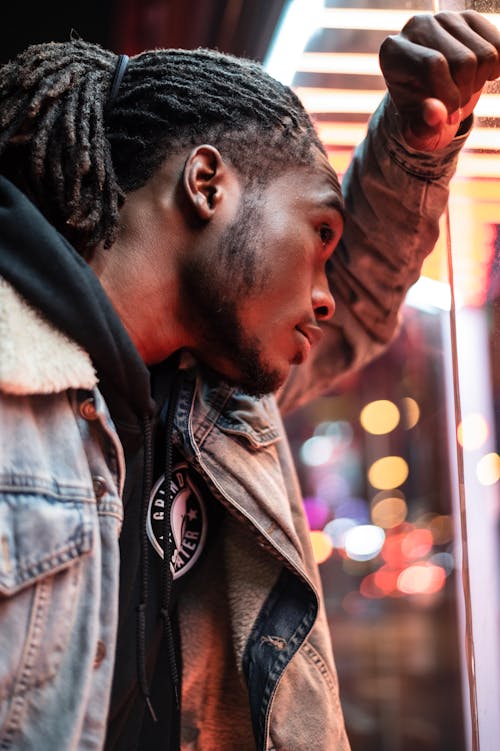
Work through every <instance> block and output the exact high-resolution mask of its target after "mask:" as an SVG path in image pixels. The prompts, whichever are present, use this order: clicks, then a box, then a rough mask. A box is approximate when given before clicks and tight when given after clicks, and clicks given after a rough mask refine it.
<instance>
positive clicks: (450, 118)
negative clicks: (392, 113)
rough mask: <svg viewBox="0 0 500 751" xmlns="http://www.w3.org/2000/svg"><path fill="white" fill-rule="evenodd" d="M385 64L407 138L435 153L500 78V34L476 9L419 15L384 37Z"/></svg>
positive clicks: (421, 148) (385, 74) (417, 147)
mask: <svg viewBox="0 0 500 751" xmlns="http://www.w3.org/2000/svg"><path fill="white" fill-rule="evenodd" d="M380 67H381V69H382V73H383V74H384V78H385V81H386V84H387V88H388V90H389V93H390V95H391V98H392V100H393V102H394V104H395V106H396V108H397V110H398V112H399V115H400V117H401V121H402V130H403V133H404V136H405V138H406V141H407V142H408V143H409V144H410V146H413V147H414V148H416V149H420V150H422V151H435V150H436V149H439V148H442V147H444V146H446V145H447V144H448V143H450V141H451V140H452V139H453V137H454V136H455V135H456V133H457V131H458V128H459V127H460V123H461V122H462V121H463V120H465V119H466V118H467V117H468V116H469V115H470V114H471V113H472V111H473V109H474V107H475V105H476V102H477V100H478V99H479V97H480V95H481V91H482V89H483V86H484V84H485V83H486V81H492V80H494V79H495V78H497V77H498V76H500V32H499V31H498V29H497V28H496V27H495V26H493V24H491V23H490V22H489V21H488V20H487V19H486V18H485V17H484V16H482V15H481V14H480V13H476V12H475V11H472V10H466V11H463V12H460V13H454V12H443V13H437V14H436V15H434V16H433V15H419V16H414V17H413V18H412V19H411V20H410V21H408V23H407V24H406V25H405V26H404V28H403V30H402V31H401V32H400V33H399V34H396V35H394V36H389V37H387V39H385V40H384V42H383V43H382V46H381V48H380Z"/></svg>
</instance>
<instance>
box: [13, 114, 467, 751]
mask: <svg viewBox="0 0 500 751" xmlns="http://www.w3.org/2000/svg"><path fill="white" fill-rule="evenodd" d="M390 110H391V105H390V103H389V102H386V103H385V105H384V106H383V107H381V108H380V109H379V111H378V112H377V113H376V114H375V115H374V117H373V118H372V123H371V126H370V135H369V137H368V138H367V139H366V141H365V142H364V144H363V146H362V147H361V148H360V149H359V150H358V152H357V154H356V157H355V159H354V161H353V164H352V166H351V169H350V172H349V174H348V176H347V177H346V179H345V181H344V187H345V193H346V209H347V221H346V226H345V232H344V238H343V241H342V244H341V245H340V247H339V248H338V250H337V251H336V253H335V254H334V256H333V257H332V259H331V261H330V265H329V276H330V281H331V286H332V291H333V294H334V297H335V299H336V306H337V307H336V313H335V316H334V318H333V320H332V321H331V322H328V323H327V324H324V329H325V336H324V338H323V341H322V343H321V345H320V346H319V347H318V348H317V349H316V350H315V351H313V353H312V356H311V357H310V358H309V360H308V361H307V362H306V363H304V364H303V365H301V366H297V367H295V368H294V370H293V372H292V373H291V375H290V378H289V379H288V381H287V383H286V384H285V386H284V387H283V389H282V390H281V391H280V393H278V394H277V395H276V396H268V397H265V398H263V399H254V398H251V397H248V396H246V395H244V394H242V393H240V392H238V391H236V390H234V389H232V388H229V387H228V386H226V385H220V386H218V387H214V386H208V385H206V384H205V383H203V382H202V381H201V380H200V377H199V375H198V373H197V371H196V368H195V367H187V368H186V369H185V370H184V373H183V383H182V387H181V391H180V396H179V401H178V408H177V415H176V423H175V432H174V440H175V442H176V445H177V447H178V449H179V450H180V451H181V452H182V453H183V454H184V456H185V457H186V458H187V460H188V461H189V462H191V463H192V465H193V466H194V467H195V468H196V469H197V471H198V472H199V473H201V475H202V476H203V478H204V480H205V482H206V484H207V486H208V487H209V489H210V490H211V492H212V493H213V495H214V496H215V497H216V498H217V499H218V500H219V501H220V502H221V503H222V504H224V506H225V507H226V509H227V510H228V512H229V513H227V514H226V515H225V516H224V519H223V521H222V523H221V529H220V530H219V532H218V538H217V539H218V544H216V545H212V546H211V547H210V549H209V550H208V551H207V553H208V555H207V557H206V559H205V562H204V565H203V566H200V567H199V568H198V570H197V572H196V575H195V576H192V577H191V578H190V582H189V586H188V587H186V589H184V590H183V592H182V595H181V599H180V602H179V614H180V615H179V617H180V627H181V633H182V651H183V655H182V656H183V675H182V690H183V694H182V721H181V722H182V741H181V743H182V749H183V751H190V750H191V749H193V750H194V749H197V750H199V751H234V750H235V749H238V750H239V751H247V750H248V751H250V749H258V751H272V750H274V751H306V750H307V751H309V749H315V751H345V750H346V749H348V748H349V745H348V741H347V738H346V735H345V730H344V725H343V720H342V713H341V709H340V704H339V696H338V688H337V678H336V673H335V667H334V663H333V657H332V653H331V646H330V640H329V631H328V627H327V623H326V618H325V613H324V609H323V605H322V601H321V593H320V583H319V577H318V573H317V569H316V567H315V564H314V562H313V557H312V553H311V549H310V545H309V538H308V534H307V526H306V521H305V517H304V514H303V510H302V506H301V499H300V493H299V487H298V483H297V479H296V475H295V472H294V469H293V464H292V459H291V455H290V450H289V447H288V444H287V441H286V438H285V436H284V431H283V426H282V423H281V415H280V411H287V410H290V409H292V408H294V407H296V406H297V405H299V404H301V403H303V402H304V401H306V400H307V399H310V398H311V397H312V396H314V395H315V394H318V393H320V392H321V391H323V390H324V389H325V388H327V387H330V386H331V384H332V382H333V381H334V380H335V378H336V377H337V376H339V375H340V374H343V373H345V372H346V371H347V370H349V369H351V368H357V367H360V366H361V365H362V364H363V363H364V362H365V361H366V360H368V359H369V358H371V357H373V356H374V355H375V354H377V353H378V352H379V351H380V350H381V349H382V348H383V347H384V346H385V345H386V344H387V342H388V341H389V340H390V339H391V337H392V336H393V334H394V331H395V330H396V328H397V322H398V310H399V307H400V304H401V301H402V299H403V296H404V294H405V292H406V290H407V288H408V286H409V285H410V284H411V283H413V282H414V281H415V279H416V278H417V277H418V274H419V270H420V266H421V263H422V261H423V258H424V256H425V254H426V253H427V252H429V251H430V250H431V249H432V247H433V245H434V242H435V240H436V238H437V234H438V220H439V216H440V214H441V213H442V211H443V209H444V207H445V204H446V200H447V195H448V193H447V185H448V182H449V179H450V178H451V176H452V174H453V171H454V169H455V163H456V155H457V153H458V150H459V148H460V146H461V143H462V141H463V138H464V137H460V138H457V139H456V140H455V142H454V143H453V144H452V145H451V146H450V147H448V148H447V149H446V150H444V151H443V152H440V153H437V154H434V155H422V154H417V153H416V152H414V151H413V150H412V149H409V148H408V147H405V146H404V145H403V141H402V139H401V136H400V135H399V134H398V131H397V117H395V116H394V113H391V111H390ZM0 426H1V431H2V435H1V449H0V645H1V649H0V749H15V750H16V751H45V749H57V751H66V750H67V751H77V750H78V751H83V749H88V750H90V749H100V748H102V745H103V742H104V737H105V732H106V717H107V710H108V703H109V696H110V690H111V680H112V675H113V661H114V648H115V639H116V625H117V614H118V602H117V600H118V569H119V552H118V538H119V534H120V526H121V520H122V513H123V510H122V503H121V492H122V487H123V481H124V471H125V470H124V464H123V452H122V448H121V446H120V443H119V439H118V437H117V434H116V432H115V429H114V427H113V424H112V421H111V419H110V417H109V413H108V410H107V407H106V404H105V403H104V400H103V398H102V397H101V395H100V393H99V390H98V384H97V379H96V377H95V374H94V371H93V368H92V364H91V362H90V359H89V357H88V355H87V353H86V352H84V351H83V350H82V349H81V348H79V347H78V346H77V345H76V344H75V343H74V342H73V341H71V340H69V339H67V338H66V337H65V336H63V335H62V334H61V333H60V332H59V331H57V330H55V329H54V328H53V327H52V326H51V325H50V323H48V322H46V321H45V320H43V319H42V318H41V316H40V315H39V314H38V313H37V311H36V310H33V309H31V308H30V307H29V306H28V305H27V303H26V302H25V301H24V300H23V299H22V298H21V297H20V296H19V295H18V293H17V292H16V291H15V290H14V289H13V288H12V287H11V286H10V285H9V284H7V283H6V282H2V283H1V284H0Z"/></svg>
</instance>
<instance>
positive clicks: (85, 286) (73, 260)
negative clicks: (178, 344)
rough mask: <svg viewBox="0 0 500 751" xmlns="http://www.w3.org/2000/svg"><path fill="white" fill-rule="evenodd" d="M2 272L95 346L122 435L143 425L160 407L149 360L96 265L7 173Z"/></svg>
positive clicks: (65, 328)
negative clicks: (143, 357)
mask: <svg viewBox="0 0 500 751" xmlns="http://www.w3.org/2000/svg"><path fill="white" fill-rule="evenodd" d="M0 275H1V276H3V277H4V278H5V279H6V280H7V281H8V282H10V284H12V286H13V287H15V288H16V289H17V291H18V292H19V294H20V295H22V297H24V298H25V300H26V301H27V302H28V303H29V304H30V305H31V306H33V307H34V308H36V310H38V311H39V312H40V314H41V315H42V316H44V317H45V319H46V320H48V321H49V322H50V323H51V324H52V325H53V326H54V327H55V328H57V329H59V330H60V331H61V332H63V333H64V334H66V335H67V336H68V337H69V338H70V339H72V340H74V341H75V342H76V343H77V344H79V345H80V346H81V347H82V348H83V349H84V350H85V351H86V352H88V354H89V356H90V358H91V360H92V364H93V366H94V368H95V371H96V373H97V377H98V380H99V389H100V391H101V392H102V394H103V396H104V398H105V400H106V403H107V405H108V407H109V410H110V412H111V415H112V417H113V420H114V422H115V425H116V427H117V430H118V433H119V434H121V435H120V437H122V438H123V433H128V432H132V433H133V432H140V431H141V430H142V428H141V424H142V421H143V419H144V417H147V416H152V414H153V412H154V402H153V400H152V398H151V391H150V379H149V371H148V369H147V367H146V366H145V364H144V362H143V361H142V360H141V358H140V356H139V354H138V352H137V350H136V348H135V346H134V344H133V342H132V341H131V339H130V337H129V336H128V334H127V332H126V330H125V328H124V326H123V325H122V323H121V321H120V319H119V317H118V315H117V313H116V311H115V309H114V308H113V306H112V304H111V302H110V300H109V298H108V297H107V295H106V294H105V292H104V290H103V288H102V286H101V284H100V282H99V280H98V278H97V277H96V275H95V274H94V272H93V270H92V269H91V268H90V266H89V265H88V264H87V263H86V262H85V261H84V259H83V258H81V256H79V255H78V253H77V252H76V250H75V249H74V248H73V247H72V246H71V245H70V244H69V242H68V241H67V240H66V239H65V238H64V237H63V236H62V235H60V234H59V233H58V232H57V231H56V230H55V229H54V227H53V226H52V225H51V224H49V222H48V221H47V220H46V219H45V217H44V216H43V215H42V214H41V213H40V212H39V211H38V209H37V208H36V207H35V206H34V205H33V204H32V203H31V201H30V200H29V199H28V198H27V197H26V196H25V195H24V193H22V192H21V191H20V190H19V189H18V188H16V187H15V186H14V185H13V184H12V183H11V182H9V181H8V180H7V179H5V178H4V177H1V176H0Z"/></svg>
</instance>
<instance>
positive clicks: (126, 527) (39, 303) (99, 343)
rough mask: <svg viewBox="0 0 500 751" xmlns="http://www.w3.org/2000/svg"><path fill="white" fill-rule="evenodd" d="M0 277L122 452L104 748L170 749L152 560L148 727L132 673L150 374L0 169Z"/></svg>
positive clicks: (103, 300) (49, 229) (96, 285)
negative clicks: (93, 401)
mask: <svg viewBox="0 0 500 751" xmlns="http://www.w3.org/2000/svg"><path fill="white" fill-rule="evenodd" d="M0 274H1V275H2V276H3V277H4V278H5V279H7V281H9V282H10V283H11V284H12V285H13V286H14V287H15V288H16V289H17V290H18V292H19V293H20V294H21V295H22V296H23V297H24V298H25V299H26V300H27V301H28V302H29V303H30V304H31V305H32V306H33V307H34V308H35V309H37V310H38V311H39V312H40V313H41V314H42V315H43V316H44V318H45V319H46V320H48V321H50V322H51V323H52V325H53V326H54V327H55V328H57V329H59V330H61V331H63V332H64V333H65V334H67V335H68V336H69V337H70V338H71V339H73V340H74V341H76V342H77V343H78V344H80V345H81V346H82V347H83V348H84V349H85V350H86V351H87V352H88V353H89V355H90V357H91V360H92V363H93V365H94V368H95V370H96V372H97V375H98V378H99V389H100V391H101V393H102V394H103V396H104V398H105V400H106V403H107V405H108V408H109V411H110V413H111V417H112V419H113V421H114V424H115V426H116V429H117V431H118V435H119V437H120V440H121V443H122V446H123V449H124V452H125V462H126V482H125V490H124V510H125V518H124V524H123V529H122V533H121V537H120V557H121V563H120V609H119V626H118V641H117V652H116V664H115V675H114V683H113V691H112V699H111V707H110V714H109V726H108V737H107V741H106V749H116V751H128V750H129V749H130V751H132V749H134V751H135V749H139V748H140V749H141V751H149V750H150V749H151V750H152V749H155V748H157V747H158V748H160V747H161V748H162V749H163V751H167V750H168V751H170V750H171V749H175V748H177V746H178V740H177V722H178V717H177V714H178V713H177V712H176V710H175V703H174V700H173V694H172V689H171V684H170V681H169V680H168V677H169V667H168V662H167V663H165V662H164V661H163V659H162V657H165V655H164V654H163V652H164V647H161V649H162V655H160V658H159V659H157V658H158V650H159V649H160V644H161V624H160V621H159V619H158V610H159V589H160V588H159V584H158V574H157V572H156V570H155V569H154V567H152V570H151V571H149V572H148V574H149V576H150V577H152V578H153V581H152V583H151V586H149V593H150V596H149V598H148V606H147V612H146V631H145V634H144V637H143V638H144V643H145V649H146V663H147V666H148V673H150V672H151V668H152V665H154V664H159V665H160V668H159V669H158V670H157V671H156V673H157V675H156V676H155V679H154V681H153V684H154V685H153V692H152V702H153V706H155V705H156V706H155V711H156V714H157V715H158V718H159V722H158V723H156V724H154V725H153V724H152V723H151V722H150V719H149V716H148V713H146V714H145V711H144V708H145V703H144V697H143V696H142V694H141V691H140V690H139V686H138V680H137V644H136V642H137V634H136V609H137V604H138V603H139V602H140V597H141V544H142V543H141V538H142V535H143V534H144V531H143V529H142V526H143V525H142V519H143V516H142V514H143V495H144V487H143V474H144V466H145V458H146V457H145V426H146V425H149V426H150V428H152V430H153V434H152V435H153V442H152V445H154V431H155V427H156V426H157V424H158V419H157V413H158V411H159V410H157V407H156V404H155V401H154V400H153V398H152V394H151V379H150V372H149V370H148V368H147V367H146V366H145V364H144V362H143V361H142V360H141V358H140V356H139V354H138V352H137V350H136V348H135V346H134V344H133V343H132V341H131V340H130V338H129V336H128V334H127V332H126V330H125V328H124V327H123V325H122V323H121V321H120V319H119V317H118V315H117V313H116V311H115V310H114V308H113V306H112V304H111V302H110V301H109V299H108V297H107V296H106V294H105V292H104V290H103V288H102V286H101V284H100V282H99V280H98V279H97V277H96V276H95V274H94V272H93V271H92V269H91V268H90V266H89V265H88V264H87V263H86V262H85V261H84V260H83V259H82V258H81V257H80V256H79V255H78V253H77V252H76V251H75V249H74V248H73V247H72V246H71V245H70V244H69V243H68V242H67V240H65V239H64V237H62V236H61V235H60V234H59V233H58V232H57V231H56V230H55V229H54V227H53V226H52V225H51V224H50V223H49V222H47V220H46V219H45V218H44V217H43V216H42V214H41V213H40V212H39V211H38V209H37V208H36V207H35V206H34V205H33V204H32V203H31V202H30V201H29V200H28V198H27V197H26V196H25V195H24V194H23V193H22V192H20V191H19V190H18V189H17V188H16V187H15V186H14V185H12V183H10V182H9V181H8V180H6V179H5V178H3V177H1V176H0ZM168 370H169V368H168V365H167V373H165V366H163V372H162V373H161V378H160V382H161V389H162V391H163V392H165V379H166V378H167V379H168V375H169V374H168ZM170 370H171V369H170ZM157 380H158V379H157ZM160 406H161V405H160ZM152 445H151V444H150V446H149V453H151V449H152ZM147 451H148V449H147V448H146V452H147ZM151 459H152V457H150V460H151ZM155 693H156V694H157V695H156V696H155ZM143 719H144V724H143ZM168 738H170V743H169V742H168ZM155 739H157V740H158V745H157V743H156V742H155Z"/></svg>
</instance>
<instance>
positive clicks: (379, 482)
mask: <svg viewBox="0 0 500 751" xmlns="http://www.w3.org/2000/svg"><path fill="white" fill-rule="evenodd" d="M407 477H408V464H407V463H406V462H405V460H404V459H403V458H402V457H401V456H383V457H382V458H381V459H377V461H375V462H373V464H372V465H371V467H370V468H369V469H368V480H369V481H370V483H371V485H373V487H374V488H377V490H390V489H391V488H397V487H398V485H402V484H403V483H404V482H405V480H406V478H407Z"/></svg>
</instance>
